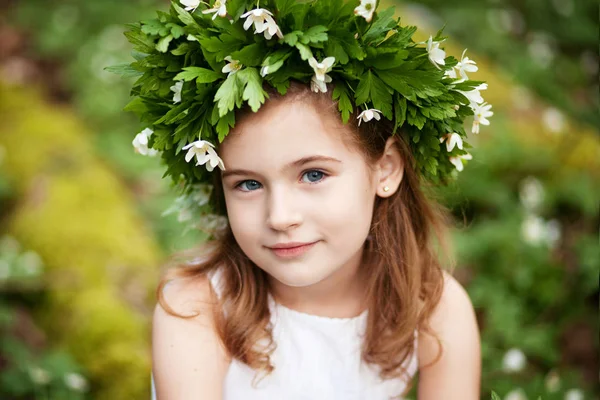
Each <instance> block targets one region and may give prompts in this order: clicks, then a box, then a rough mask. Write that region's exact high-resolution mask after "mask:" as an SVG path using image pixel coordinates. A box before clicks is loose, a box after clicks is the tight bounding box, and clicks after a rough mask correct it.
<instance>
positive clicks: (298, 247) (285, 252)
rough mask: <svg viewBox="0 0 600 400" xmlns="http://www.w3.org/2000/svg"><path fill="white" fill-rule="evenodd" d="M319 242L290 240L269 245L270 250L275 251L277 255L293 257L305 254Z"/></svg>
mask: <svg viewBox="0 0 600 400" xmlns="http://www.w3.org/2000/svg"><path fill="white" fill-rule="evenodd" d="M315 244H317V242H311V243H299V242H290V243H278V244H276V245H274V246H271V247H268V249H269V250H271V251H272V252H273V254H275V255H276V256H277V257H281V258H293V257H299V256H301V255H302V254H305V253H306V252H307V251H309V250H310V249H311V248H313V247H314V245H315Z"/></svg>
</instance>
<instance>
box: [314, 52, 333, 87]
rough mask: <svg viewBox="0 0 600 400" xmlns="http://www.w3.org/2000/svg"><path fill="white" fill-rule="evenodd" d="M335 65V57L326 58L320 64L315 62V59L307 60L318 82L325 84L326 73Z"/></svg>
mask: <svg viewBox="0 0 600 400" xmlns="http://www.w3.org/2000/svg"><path fill="white" fill-rule="evenodd" d="M334 63H335V57H327V58H325V59H324V60H323V61H321V62H317V59H316V58H314V57H311V58H309V59H308V64H309V65H310V66H311V67H312V69H313V70H314V71H315V76H316V78H317V79H318V80H320V81H322V82H325V79H326V78H325V77H326V76H327V75H326V74H327V72H329V71H331V67H333V64H334Z"/></svg>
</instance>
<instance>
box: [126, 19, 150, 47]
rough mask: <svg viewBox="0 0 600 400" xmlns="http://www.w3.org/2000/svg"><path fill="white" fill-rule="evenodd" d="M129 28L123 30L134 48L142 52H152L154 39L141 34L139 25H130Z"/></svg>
mask: <svg viewBox="0 0 600 400" xmlns="http://www.w3.org/2000/svg"><path fill="white" fill-rule="evenodd" d="M130 28H131V30H130V31H127V32H125V36H126V37H127V40H129V43H131V44H132V45H133V47H134V49H135V50H137V51H139V52H141V53H144V54H150V53H152V52H153V51H154V40H152V39H151V38H149V37H148V36H146V35H145V34H143V33H142V31H141V29H140V26H139V25H135V26H131V25H130Z"/></svg>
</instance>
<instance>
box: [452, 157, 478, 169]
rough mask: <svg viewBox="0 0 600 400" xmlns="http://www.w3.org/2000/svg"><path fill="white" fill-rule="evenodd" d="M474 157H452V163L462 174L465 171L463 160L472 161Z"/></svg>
mask: <svg viewBox="0 0 600 400" xmlns="http://www.w3.org/2000/svg"><path fill="white" fill-rule="evenodd" d="M472 159H473V156H472V155H470V154H469V153H467V154H463V155H460V156H454V157H450V162H451V163H452V164H453V165H454V166H455V167H456V170H457V171H458V172H461V171H462V170H463V169H464V166H463V160H467V161H468V160H472Z"/></svg>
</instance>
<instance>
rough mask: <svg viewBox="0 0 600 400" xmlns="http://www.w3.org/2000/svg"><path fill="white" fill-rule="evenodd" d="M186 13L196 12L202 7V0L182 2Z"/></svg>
mask: <svg viewBox="0 0 600 400" xmlns="http://www.w3.org/2000/svg"><path fill="white" fill-rule="evenodd" d="M180 3H181V4H182V5H183V6H184V7H185V10H186V11H189V12H194V11H195V10H196V8H198V7H199V6H200V0H180Z"/></svg>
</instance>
